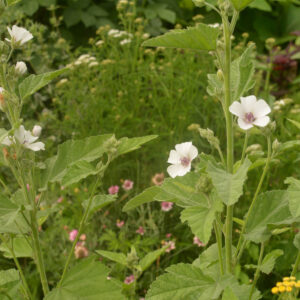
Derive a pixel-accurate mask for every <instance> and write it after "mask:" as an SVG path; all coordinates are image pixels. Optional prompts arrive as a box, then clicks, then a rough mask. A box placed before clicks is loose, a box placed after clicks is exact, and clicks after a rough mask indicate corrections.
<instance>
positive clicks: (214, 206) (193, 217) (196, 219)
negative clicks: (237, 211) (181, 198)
mask: <svg viewBox="0 0 300 300" xmlns="http://www.w3.org/2000/svg"><path fill="white" fill-rule="evenodd" d="M203 200H204V201H203ZM222 209H223V205H222V202H221V200H220V199H219V198H217V197H216V196H215V197H210V199H208V198H206V199H205V198H202V205H197V206H191V207H188V208H186V209H184V210H183V211H182V212H181V222H185V221H187V222H188V224H189V226H190V227H191V229H192V232H193V234H194V235H196V236H197V237H198V238H199V239H200V240H201V241H202V242H203V243H205V244H206V243H208V241H209V240H210V237H211V230H212V227H213V222H214V220H215V214H216V212H221V211H222Z"/></svg>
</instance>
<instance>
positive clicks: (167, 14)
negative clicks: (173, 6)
mask: <svg viewBox="0 0 300 300" xmlns="http://www.w3.org/2000/svg"><path fill="white" fill-rule="evenodd" d="M157 13H158V16H159V17H160V18H161V19H163V20H165V21H167V22H170V23H172V24H175V22H176V13H175V12H174V11H172V10H169V9H166V8H163V9H160V10H158V12H157Z"/></svg>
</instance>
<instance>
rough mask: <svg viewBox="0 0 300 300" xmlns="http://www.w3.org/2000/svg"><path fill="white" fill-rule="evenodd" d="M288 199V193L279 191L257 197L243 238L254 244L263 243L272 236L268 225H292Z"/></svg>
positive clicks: (292, 219) (292, 220)
mask: <svg viewBox="0 0 300 300" xmlns="http://www.w3.org/2000/svg"><path fill="white" fill-rule="evenodd" d="M288 198H289V197H288V193H287V192H286V191H281V190H274V191H269V192H266V193H263V194H261V195H259V196H258V198H257V201H256V202H255V204H254V206H253V209H252V211H251V214H250V215H249V219H248V222H247V224H246V227H245V238H246V239H247V240H250V241H253V242H255V243H261V242H265V241H266V240H268V239H269V238H270V237H271V234H272V233H271V230H270V228H269V225H274V226H280V225H286V224H291V223H293V222H294V221H295V219H294V218H293V217H292V215H291V213H290V210H289V199H288Z"/></svg>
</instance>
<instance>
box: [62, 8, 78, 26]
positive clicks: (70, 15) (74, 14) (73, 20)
mask: <svg viewBox="0 0 300 300" xmlns="http://www.w3.org/2000/svg"><path fill="white" fill-rule="evenodd" d="M81 13H82V10H81V9H80V8H77V7H76V8H75V7H72V6H68V7H67V8H66V9H65V10H64V22H65V23H66V25H67V27H71V26H73V25H76V24H78V23H79V22H80V21H81Z"/></svg>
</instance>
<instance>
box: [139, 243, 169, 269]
mask: <svg viewBox="0 0 300 300" xmlns="http://www.w3.org/2000/svg"><path fill="white" fill-rule="evenodd" d="M167 248H168V246H165V247H162V248H160V249H157V250H155V251H152V252H149V253H147V254H146V255H145V256H144V257H143V258H142V259H141V260H140V262H139V266H140V267H141V271H142V272H144V271H145V270H147V269H148V268H149V267H150V266H151V265H152V264H153V263H154V262H155V261H156V260H157V259H158V258H159V257H160V256H161V255H162V254H164V253H165V251H166V249H167Z"/></svg>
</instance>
